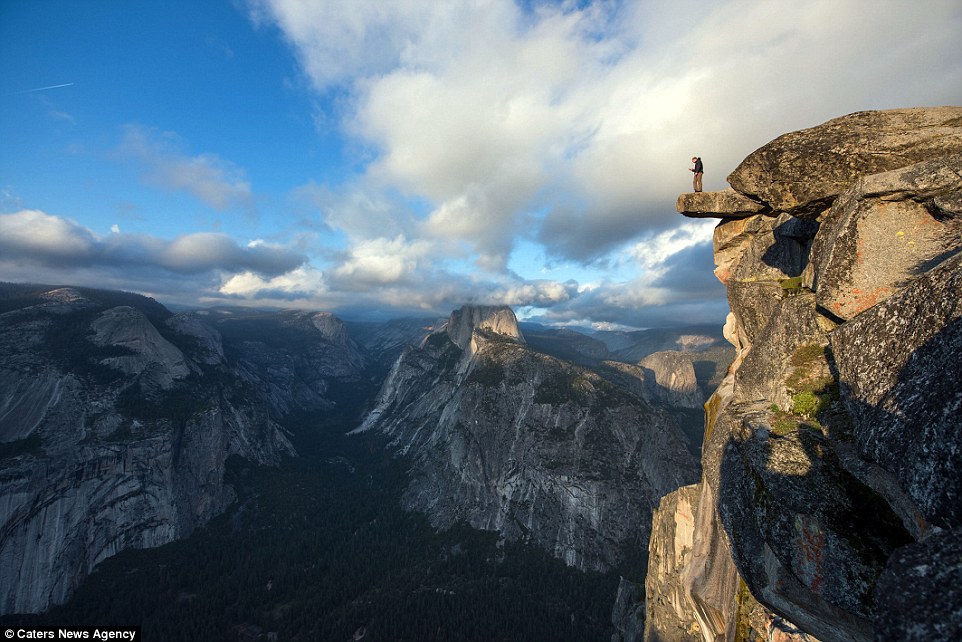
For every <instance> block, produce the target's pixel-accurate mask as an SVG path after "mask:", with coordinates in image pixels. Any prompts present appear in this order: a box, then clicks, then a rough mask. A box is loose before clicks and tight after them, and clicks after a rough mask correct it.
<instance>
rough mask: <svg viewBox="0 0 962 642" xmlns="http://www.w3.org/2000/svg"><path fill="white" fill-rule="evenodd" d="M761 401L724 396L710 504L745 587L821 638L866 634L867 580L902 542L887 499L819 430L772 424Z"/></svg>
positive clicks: (869, 633)
mask: <svg viewBox="0 0 962 642" xmlns="http://www.w3.org/2000/svg"><path fill="white" fill-rule="evenodd" d="M777 426H778V415H777V413H773V412H772V411H771V409H769V408H768V407H767V406H766V404H765V403H764V402H761V403H752V402H745V403H733V404H731V405H730V406H729V407H728V408H727V410H726V411H725V412H724V413H723V414H722V416H721V417H720V418H719V421H718V425H716V428H715V431H716V432H719V433H722V434H725V435H727V436H728V441H727V443H726V445H725V447H724V450H723V451H722V461H721V467H720V471H719V491H718V511H719V513H720V515H721V518H722V522H723V524H724V526H725V530H726V531H727V532H728V533H729V534H730V542H731V546H732V554H733V557H734V561H735V564H736V566H737V568H738V571H739V575H740V576H741V577H742V578H743V580H744V581H745V583H746V584H747V587H748V589H749V591H750V592H751V594H752V595H753V596H754V597H755V598H757V599H758V601H759V602H761V603H762V604H765V605H766V606H768V607H769V608H771V609H772V610H773V611H775V612H776V613H780V614H782V615H784V616H786V617H787V618H788V619H789V620H790V621H791V622H793V623H794V624H796V625H798V626H801V627H802V628H803V630H805V631H808V632H810V633H813V634H814V635H816V636H817V637H818V638H819V639H822V640H840V641H850V642H855V641H866V642H867V641H868V640H871V639H872V637H873V624H872V623H873V620H874V616H875V609H874V590H873V589H874V585H875V582H876V580H877V578H878V577H879V575H880V574H881V573H882V571H883V570H884V568H885V565H886V562H887V560H888V559H889V557H890V556H891V555H892V553H893V551H895V550H896V549H897V548H898V547H900V546H904V545H906V544H908V543H910V542H911V541H912V540H911V537H910V535H909V534H908V533H907V532H906V531H905V529H904V528H903V526H902V523H901V521H900V520H899V518H898V517H897V516H896V515H895V514H894V513H893V511H892V510H891V509H890V508H889V507H888V505H887V504H886V503H885V502H884V501H883V500H881V499H880V498H879V497H878V496H877V495H875V494H874V493H872V492H871V490H870V489H868V488H867V487H865V486H864V485H862V484H861V483H860V482H859V481H858V480H857V479H856V478H854V477H853V476H852V475H850V474H848V473H847V472H846V471H845V470H844V468H843V467H842V466H841V464H840V462H839V460H838V457H837V456H836V453H835V451H834V447H833V444H832V443H831V441H830V440H828V439H826V438H825V437H824V436H823V435H822V434H821V432H819V431H817V430H814V429H810V428H809V427H807V426H805V425H803V424H798V425H797V427H796V428H794V429H791V430H786V429H785V428H778V427H777Z"/></svg>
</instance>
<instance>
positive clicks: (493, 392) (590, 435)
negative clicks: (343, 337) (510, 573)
mask: <svg viewBox="0 0 962 642" xmlns="http://www.w3.org/2000/svg"><path fill="white" fill-rule="evenodd" d="M522 339H523V338H522V337H521V334H520V332H519V331H518V329H517V325H516V322H514V313H513V312H511V310H510V309H509V308H507V307H501V308H474V307H471V306H467V307H465V308H462V309H460V310H458V311H456V312H455V313H454V314H452V315H451V318H450V320H449V323H448V325H447V326H446V327H445V328H442V329H440V330H439V331H436V332H434V333H432V334H431V335H429V336H428V337H427V338H426V339H425V341H424V342H423V343H422V345H421V346H420V347H419V348H416V349H409V350H407V351H405V352H404V353H403V354H402V355H401V357H400V358H399V359H398V361H397V362H396V363H395V365H394V368H393V369H392V371H391V373H390V375H389V376H388V378H387V380H386V381H385V383H384V386H383V388H382V390H381V393H380V395H379V398H378V401H377V404H376V407H375V408H374V410H373V411H372V412H371V413H370V414H369V416H368V417H367V419H366V420H365V421H364V423H363V424H362V425H361V426H360V427H359V428H358V430H359V431H365V430H376V431H379V432H381V433H383V434H385V435H387V436H389V438H390V440H391V441H390V446H389V448H391V449H392V450H394V451H395V452H397V453H400V454H404V455H407V456H408V457H410V458H411V461H412V464H411V477H412V478H411V482H410V484H409V486H408V488H407V489H406V491H405V493H404V496H403V502H404V505H405V506H406V507H407V508H409V509H413V510H418V511H422V512H424V513H426V514H427V515H428V517H429V518H430V520H431V522H432V523H433V524H435V526H438V527H449V526H451V525H453V524H454V523H456V522H459V521H463V522H467V523H468V524H470V525H471V526H473V527H475V528H480V529H485V530H495V531H498V532H500V533H502V534H503V535H504V536H505V537H506V538H508V539H511V540H518V539H522V540H525V541H529V542H532V543H534V544H536V545H538V546H541V547H542V548H544V549H545V550H547V551H549V552H550V553H551V554H553V555H554V556H556V557H558V558H560V559H563V560H564V561H565V562H566V563H567V564H569V565H571V566H575V567H577V568H580V569H584V570H607V569H610V568H612V567H614V566H615V565H617V564H618V563H619V561H620V560H621V559H622V558H623V556H624V554H625V552H626V547H627V546H629V545H635V546H637V545H639V544H640V543H643V542H647V539H648V533H649V529H650V525H651V519H650V518H651V510H652V508H653V507H654V506H655V505H656V504H657V502H658V500H659V499H660V498H661V497H662V496H663V495H664V494H666V493H668V492H670V491H671V490H673V489H674V488H677V487H678V486H679V485H682V484H685V483H690V482H692V481H694V479H695V478H696V477H697V470H696V464H695V460H694V458H693V457H692V456H691V455H690V454H689V452H688V451H687V450H686V447H685V440H684V437H683V435H682V434H681V432H680V431H679V430H678V428H677V426H676V425H675V424H674V423H673V422H672V421H671V420H670V418H669V417H668V415H667V414H666V413H665V412H664V411H662V410H659V409H657V408H654V407H652V406H650V405H649V404H648V403H647V402H645V401H644V400H643V399H642V398H641V397H639V396H636V395H634V394H632V393H631V392H629V391H628V390H626V389H624V388H621V387H618V386H615V385H613V384H612V383H610V382H608V381H606V380H605V379H602V378H601V377H600V376H598V375H597V374H595V373H593V372H590V371H588V370H586V369H584V368H581V367H579V366H576V365H574V364H571V363H568V362H564V361H561V360H558V359H556V358H554V357H551V356H548V355H545V354H542V353H539V352H536V351H534V350H532V349H530V348H528V347H526V345H525V344H524V343H523V342H522Z"/></svg>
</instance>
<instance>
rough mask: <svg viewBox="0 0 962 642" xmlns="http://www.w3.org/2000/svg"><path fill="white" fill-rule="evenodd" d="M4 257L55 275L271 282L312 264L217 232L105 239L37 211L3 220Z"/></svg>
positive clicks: (0, 253) (0, 251) (0, 244)
mask: <svg viewBox="0 0 962 642" xmlns="http://www.w3.org/2000/svg"><path fill="white" fill-rule="evenodd" d="M114 227H116V226H114ZM0 257H2V258H3V259H6V260H7V261H17V262H20V263H26V264H30V265H33V266H42V267H45V268H50V269H58V268H70V267H75V266H93V267H97V268H99V269H102V270H107V271H116V272H131V271H137V270H141V271H144V270H158V269H159V270H164V271H168V272H173V273H178V274H201V273H206V272H211V271H227V272H237V271H241V270H251V271H254V272H257V273H260V274H264V275H267V276H275V275H278V274H283V273H285V272H288V271H290V270H293V269H295V268H297V267H298V266H300V265H302V264H303V263H304V262H305V261H306V257H305V256H303V255H302V254H300V253H299V252H295V251H292V250H290V249H287V248H284V247H281V246H277V245H268V244H266V243H257V244H255V245H253V246H248V247H241V246H239V245H238V244H237V243H236V242H235V241H234V240H232V239H231V238H230V237H228V236H227V235H225V234H219V233H214V232H198V233H194V234H184V235H182V236H178V237H176V238H174V239H172V240H166V239H160V238H157V237H152V236H147V235H143V234H124V233H122V232H121V231H120V229H119V228H117V229H115V230H111V233H110V234H108V235H107V236H104V237H101V236H98V235H97V234H95V233H94V232H93V231H92V230H90V229H88V228H86V227H84V226H82V225H80V224H78V223H76V222H74V221H71V220H68V219H65V218H61V217H59V216H53V215H51V214H46V213H44V212H41V211H37V210H22V211H19V212H15V213H12V214H0ZM66 274H68V276H69V273H66Z"/></svg>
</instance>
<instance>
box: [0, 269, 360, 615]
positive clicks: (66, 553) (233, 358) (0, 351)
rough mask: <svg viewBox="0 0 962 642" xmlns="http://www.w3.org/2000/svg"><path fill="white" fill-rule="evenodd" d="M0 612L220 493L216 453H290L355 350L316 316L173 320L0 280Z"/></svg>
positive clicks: (96, 294)
mask: <svg viewBox="0 0 962 642" xmlns="http://www.w3.org/2000/svg"><path fill="white" fill-rule="evenodd" d="M0 355H2V359H0V578H2V579H0V613H11V612H20V613H23V612H37V611H41V610H44V609H46V608H48V607H49V606H50V605H52V604H57V603H61V602H63V601H64V600H65V599H66V598H67V597H69V595H70V594H71V593H72V591H73V590H74V589H75V588H76V587H77V585H78V584H79V583H80V582H81V581H82V580H83V578H84V577H86V575H88V574H89V573H90V571H91V570H92V569H93V567H94V566H96V565H97V564H98V563H99V562H100V561H102V560H103V559H105V558H107V557H109V556H111V555H114V554H115V553H117V552H119V551H121V550H123V549H125V548H149V547H154V546H159V545H161V544H165V543H167V542H170V541H172V540H174V539H178V538H181V537H185V536H186V535H188V534H189V533H190V532H191V531H192V530H193V529H194V528H196V527H197V526H199V525H202V524H204V523H206V522H207V521H208V520H209V519H211V518H212V517H213V516H214V515H216V514H218V513H219V512H221V511H222V510H223V509H224V508H225V507H226V506H227V505H228V504H229V503H230V502H231V501H232V499H233V497H234V493H233V490H232V489H231V488H230V487H229V486H227V485H225V483H224V470H225V465H226V461H227V459H228V458H229V457H231V456H233V455H236V456H239V457H242V458H245V459H247V460H249V461H251V462H256V463H260V464H277V463H278V462H279V461H280V460H281V458H282V457H284V456H291V455H294V450H293V448H292V446H291V443H290V441H289V439H288V434H287V433H286V431H285V430H284V428H282V425H281V421H282V420H283V419H284V418H285V417H286V416H288V415H289V414H290V413H294V412H298V411H302V410H316V409H323V408H327V407H330V406H331V405H332V404H333V400H332V399H331V398H330V394H329V388H330V386H332V385H337V384H338V383H343V384H347V385H354V384H356V382H357V381H358V380H359V378H360V370H361V368H362V366H363V357H362V356H361V355H360V353H358V351H357V348H356V346H354V344H353V342H352V341H351V340H350V338H349V337H348V336H347V334H346V332H345V329H344V324H343V323H342V322H341V321H340V320H338V319H336V318H334V317H332V316H330V315H325V314H315V313H303V312H284V313H272V314H261V313H245V312H242V311H226V310H222V311H218V312H206V313H184V314H177V315H175V314H172V313H171V312H170V311H168V310H167V309H166V308H164V307H163V306H161V305H160V304H158V303H157V302H155V301H153V300H152V299H148V298H146V297H142V296H139V295H134V294H126V293H121V292H107V291H100V290H91V289H85V288H49V287H45V286H27V285H10V284H3V285H2V287H0Z"/></svg>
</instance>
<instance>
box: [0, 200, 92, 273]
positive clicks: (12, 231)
mask: <svg viewBox="0 0 962 642" xmlns="http://www.w3.org/2000/svg"><path fill="white" fill-rule="evenodd" d="M96 244H97V238H96V237H95V235H94V234H93V232H91V231H90V230H89V229H87V228H86V227H83V226H82V225H80V224H79V223H76V222H74V221H71V220H67V219H63V218H60V217H57V216H50V215H49V214H46V213H44V212H40V211H38V210H21V211H19V212H16V213H14V214H0V250H3V252H2V253H3V254H5V255H6V256H8V257H11V258H12V257H17V258H21V259H25V258H29V257H31V256H37V257H43V259H44V260H46V261H49V262H51V263H55V264H62V263H84V262H87V261H89V260H90V259H91V258H92V255H93V253H94V250H95V247H96Z"/></svg>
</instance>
